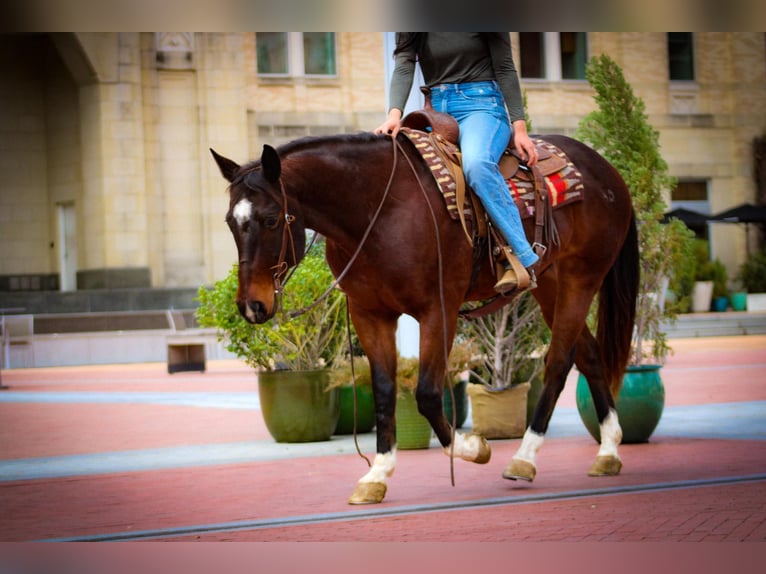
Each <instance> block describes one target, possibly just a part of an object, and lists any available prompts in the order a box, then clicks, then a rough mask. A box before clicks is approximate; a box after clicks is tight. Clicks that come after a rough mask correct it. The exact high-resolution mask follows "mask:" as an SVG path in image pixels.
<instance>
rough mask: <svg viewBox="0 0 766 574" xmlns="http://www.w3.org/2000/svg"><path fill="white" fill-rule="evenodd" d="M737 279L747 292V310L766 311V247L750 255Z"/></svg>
mask: <svg viewBox="0 0 766 574" xmlns="http://www.w3.org/2000/svg"><path fill="white" fill-rule="evenodd" d="M737 280H738V281H739V282H740V283H741V285H742V288H743V289H744V290H745V291H746V292H747V310H748V311H766V248H764V249H762V250H761V251H758V252H756V253H754V254H753V255H751V256H750V257H748V259H747V260H746V261H745V262H744V263H743V264H742V266H741V267H740V269H739V273H738V274H737Z"/></svg>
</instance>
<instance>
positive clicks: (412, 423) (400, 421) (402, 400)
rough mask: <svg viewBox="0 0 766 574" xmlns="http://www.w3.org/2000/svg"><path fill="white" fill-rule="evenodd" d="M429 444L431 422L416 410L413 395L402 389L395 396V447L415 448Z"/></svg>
mask: <svg viewBox="0 0 766 574" xmlns="http://www.w3.org/2000/svg"><path fill="white" fill-rule="evenodd" d="M429 446H431V423H429V422H428V419H426V417H424V416H423V415H421V414H420V413H419V412H418V405H417V401H416V400H415V395H414V394H412V393H411V392H407V391H402V392H400V393H399V394H398V395H397V397H396V447H397V448H399V449H401V450H415V449H420V448H428V447H429Z"/></svg>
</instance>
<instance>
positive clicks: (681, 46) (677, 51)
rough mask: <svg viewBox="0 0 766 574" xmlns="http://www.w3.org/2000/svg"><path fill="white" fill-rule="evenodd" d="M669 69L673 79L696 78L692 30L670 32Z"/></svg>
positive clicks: (687, 79) (688, 79) (686, 79)
mask: <svg viewBox="0 0 766 574" xmlns="http://www.w3.org/2000/svg"><path fill="white" fill-rule="evenodd" d="M668 71H669V75H670V79H671V80H685V81H690V80H694V42H693V36H692V33H691V32H668Z"/></svg>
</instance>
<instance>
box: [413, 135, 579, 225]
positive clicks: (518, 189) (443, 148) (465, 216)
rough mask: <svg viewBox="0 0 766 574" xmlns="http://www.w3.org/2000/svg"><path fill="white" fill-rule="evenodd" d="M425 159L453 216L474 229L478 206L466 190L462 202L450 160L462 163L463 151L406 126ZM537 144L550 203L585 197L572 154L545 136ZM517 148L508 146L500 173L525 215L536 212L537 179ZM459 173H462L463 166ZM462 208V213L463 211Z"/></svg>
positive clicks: (522, 215)
mask: <svg viewBox="0 0 766 574" xmlns="http://www.w3.org/2000/svg"><path fill="white" fill-rule="evenodd" d="M402 133H404V134H405V135H406V136H407V137H408V138H409V139H410V141H412V143H413V144H414V146H415V148H416V149H417V150H418V151H419V152H420V155H421V156H422V158H423V160H424V161H425V162H426V165H428V167H429V169H430V170H431V173H432V175H433V176H434V179H435V180H436V183H437V185H438V186H439V190H440V191H441V193H442V196H443V197H444V200H445V202H446V205H447V211H448V212H449V215H450V217H451V218H452V219H459V220H462V221H465V224H466V226H467V227H469V229H468V230H467V231H468V232H469V233H471V232H472V230H473V227H474V209H473V205H472V202H471V199H470V197H469V194H467V193H466V194H465V198H464V200H463V202H462V203H463V205H462V206H459V205H458V194H457V188H458V183H457V182H456V181H455V176H454V175H453V171H452V170H451V169H450V168H449V166H447V164H446V162H447V161H451V162H458V163H459V151H458V150H457V148H456V147H455V146H454V145H452V144H451V143H449V142H447V141H445V140H444V139H443V138H442V137H441V136H439V135H437V134H433V133H428V132H424V131H420V130H415V129H411V128H402ZM532 141H533V142H534V143H535V145H536V146H537V151H538V155H539V160H538V163H537V168H538V169H539V170H540V173H541V175H542V176H543V182H544V190H545V193H546V194H547V196H548V197H547V198H548V202H547V203H548V205H550V206H551V208H552V209H556V208H559V207H561V206H563V205H567V204H569V203H572V202H575V201H581V200H582V194H583V190H584V186H583V179H582V175H581V174H580V172H579V171H578V170H577V168H576V166H575V165H574V164H573V163H572V162H571V160H570V159H569V157H568V156H567V155H566V154H565V153H564V152H563V151H562V150H561V149H559V148H558V147H556V146H554V145H553V144H550V143H548V142H546V141H545V140H542V139H540V138H533V139H532ZM515 154H516V152H515V150H512V149H511V148H509V149H507V150H506V151H505V153H504V154H503V157H502V158H501V159H500V163H499V167H500V173H501V174H502V175H503V179H505V181H506V184H507V186H508V192H509V193H510V194H511V196H512V197H513V199H514V201H515V203H516V206H517V207H518V209H519V213H520V214H521V218H522V219H527V218H530V217H533V216H534V215H535V181H534V177H533V175H532V173H531V172H530V171H528V168H526V167H525V166H524V164H523V163H522V162H520V161H519V158H518V157H517V156H516V155H515ZM458 171H459V177H462V170H458ZM461 210H462V212H463V213H462V217H461V214H460V211H461Z"/></svg>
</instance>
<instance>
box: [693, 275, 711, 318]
mask: <svg viewBox="0 0 766 574" xmlns="http://www.w3.org/2000/svg"><path fill="white" fill-rule="evenodd" d="M712 301H713V282H712V281H695V283H694V288H693V289H692V311H693V312H694V313H707V312H708V311H710V304H711V303H712Z"/></svg>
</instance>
